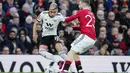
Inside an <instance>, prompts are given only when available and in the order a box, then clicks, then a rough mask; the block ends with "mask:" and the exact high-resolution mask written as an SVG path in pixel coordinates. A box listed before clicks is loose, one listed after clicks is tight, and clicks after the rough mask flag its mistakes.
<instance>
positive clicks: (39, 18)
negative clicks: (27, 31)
mask: <svg viewBox="0 0 130 73" xmlns="http://www.w3.org/2000/svg"><path fill="white" fill-rule="evenodd" d="M43 16H44V13H43V12H41V13H40V14H39V15H38V17H37V21H38V22H41V21H42V19H43Z"/></svg>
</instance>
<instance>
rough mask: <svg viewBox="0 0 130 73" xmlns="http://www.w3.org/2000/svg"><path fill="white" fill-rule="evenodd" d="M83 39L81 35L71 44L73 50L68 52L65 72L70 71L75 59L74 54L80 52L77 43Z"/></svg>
mask: <svg viewBox="0 0 130 73" xmlns="http://www.w3.org/2000/svg"><path fill="white" fill-rule="evenodd" d="M82 39H83V37H82V35H80V36H79V37H78V38H77V39H76V40H75V41H74V42H73V43H72V44H71V50H70V51H69V52H68V54H67V60H66V62H65V65H64V67H63V72H66V71H68V69H69V67H70V65H71V63H72V62H73V60H74V56H75V55H76V53H78V51H77V50H78V49H79V48H78V47H77V44H78V43H79V42H80V41H81V40H82Z"/></svg>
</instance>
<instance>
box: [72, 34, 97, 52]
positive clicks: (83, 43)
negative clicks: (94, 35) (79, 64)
mask: <svg viewBox="0 0 130 73" xmlns="http://www.w3.org/2000/svg"><path fill="white" fill-rule="evenodd" d="M95 42H96V40H93V39H91V38H90V37H88V36H87V35H84V34H81V35H80V36H79V37H78V38H77V39H76V40H75V41H74V42H73V43H72V44H71V50H73V51H75V52H76V53H80V54H81V53H84V52H85V51H87V50H88V49H89V48H92V47H93V45H94V44H95Z"/></svg>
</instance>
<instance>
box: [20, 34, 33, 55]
mask: <svg viewBox="0 0 130 73" xmlns="http://www.w3.org/2000/svg"><path fill="white" fill-rule="evenodd" d="M19 41H20V43H21V44H22V45H23V47H24V53H25V54H26V53H28V54H32V45H31V43H30V42H28V41H27V39H26V35H25V34H21V35H20V36H19Z"/></svg>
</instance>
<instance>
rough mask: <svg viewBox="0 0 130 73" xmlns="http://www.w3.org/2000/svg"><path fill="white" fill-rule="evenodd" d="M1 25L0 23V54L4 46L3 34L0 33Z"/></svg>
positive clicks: (0, 31) (0, 30)
mask: <svg viewBox="0 0 130 73" xmlns="http://www.w3.org/2000/svg"><path fill="white" fill-rule="evenodd" d="M1 28H2V23H0V52H2V49H3V48H4V46H5V43H4V41H5V39H6V38H5V34H4V33H3V32H2V29H1Z"/></svg>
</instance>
